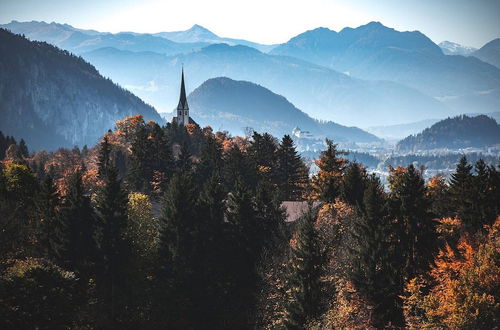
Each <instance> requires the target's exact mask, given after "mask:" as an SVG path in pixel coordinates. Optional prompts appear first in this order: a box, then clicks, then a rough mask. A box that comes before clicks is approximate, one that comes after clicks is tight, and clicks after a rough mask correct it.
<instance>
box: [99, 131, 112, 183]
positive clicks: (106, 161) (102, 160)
mask: <svg viewBox="0 0 500 330" xmlns="http://www.w3.org/2000/svg"><path fill="white" fill-rule="evenodd" d="M110 164H111V145H110V144H109V142H108V136H107V135H104V138H103V139H102V141H101V143H100V144H99V150H98V155H97V176H98V177H99V178H100V179H103V178H104V175H105V173H106V170H107V168H108V167H109V166H110Z"/></svg>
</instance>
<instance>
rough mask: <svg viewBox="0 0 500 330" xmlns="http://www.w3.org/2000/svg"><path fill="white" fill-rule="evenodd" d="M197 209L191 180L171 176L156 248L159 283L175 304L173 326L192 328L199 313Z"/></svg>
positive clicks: (199, 241) (173, 305) (199, 247)
mask: <svg viewBox="0 0 500 330" xmlns="http://www.w3.org/2000/svg"><path fill="white" fill-rule="evenodd" d="M196 210H197V208H196V193H195V190H194V186H193V184H192V179H191V177H190V176H189V175H188V174H186V173H176V174H174V176H173V177H172V180H171V181H170V183H169V185H168V187H167V190H166V191H165V196H164V204H163V210H162V215H161V217H160V246H159V249H160V250H159V258H160V260H159V262H160V268H161V269H160V272H159V276H160V281H161V283H160V284H161V287H162V288H163V290H164V291H165V294H167V295H170V296H171V297H172V299H174V300H175V301H176V303H175V304H172V305H170V306H169V309H170V312H171V313H172V319H170V322H174V323H172V324H171V325H172V326H173V327H180V328H185V327H194V326H195V324H196V323H195V321H196V319H195V318H194V315H196V312H197V311H199V309H198V308H197V302H196V298H195V297H196V295H197V294H198V293H197V292H196V291H197V289H198V285H199V282H198V280H199V278H198V277H197V276H199V275H200V272H201V269H200V265H201V261H200V258H201V255H200V253H201V244H200V243H201V240H202V239H203V238H202V237H201V235H200V233H201V228H200V226H201V222H200V221H199V220H198V216H197V212H196ZM164 307H166V306H164ZM174 315H176V316H174ZM167 317H168V315H167ZM174 317H175V319H174Z"/></svg>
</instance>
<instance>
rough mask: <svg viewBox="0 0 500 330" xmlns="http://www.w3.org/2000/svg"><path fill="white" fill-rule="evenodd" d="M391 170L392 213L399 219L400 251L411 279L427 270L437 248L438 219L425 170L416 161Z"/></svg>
mask: <svg viewBox="0 0 500 330" xmlns="http://www.w3.org/2000/svg"><path fill="white" fill-rule="evenodd" d="M398 171H399V172H393V173H391V176H390V177H389V183H390V186H391V204H392V206H391V207H392V214H393V216H394V217H395V218H396V219H397V224H398V226H399V228H400V229H399V236H400V238H399V239H400V244H401V246H400V248H399V249H400V251H401V252H402V253H403V254H404V266H403V267H404V269H405V272H406V276H407V278H408V279H412V278H414V277H416V276H417V275H420V274H423V273H424V272H425V271H427V270H428V268H429V265H430V262H431V260H432V258H433V255H434V252H435V248H436V239H435V237H436V232H435V222H434V220H433V219H432V215H431V213H430V207H431V204H430V200H429V199H428V198H427V192H426V189H427V188H426V186H425V183H424V179H423V178H422V172H421V171H418V170H416V169H415V167H414V166H413V165H410V166H408V167H407V168H405V169H404V168H403V169H399V170H398Z"/></svg>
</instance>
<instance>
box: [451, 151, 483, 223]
mask: <svg viewBox="0 0 500 330" xmlns="http://www.w3.org/2000/svg"><path fill="white" fill-rule="evenodd" d="M471 170H472V166H471V165H469V164H468V163H467V158H466V157H465V156H463V157H461V158H460V161H459V162H458V164H457V168H456V170H455V173H453V174H452V175H451V179H450V196H451V204H452V206H453V210H455V215H456V216H457V217H458V218H459V219H460V220H462V222H463V224H464V225H465V227H466V228H467V229H471V228H473V227H474V228H475V227H476V225H477V224H475V223H474V222H475V220H474V215H473V213H472V210H473V203H474V196H473V182H472V181H473V175H472V173H471Z"/></svg>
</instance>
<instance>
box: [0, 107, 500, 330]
mask: <svg viewBox="0 0 500 330" xmlns="http://www.w3.org/2000/svg"><path fill="white" fill-rule="evenodd" d="M115 127H116V128H115V130H114V131H109V132H108V133H106V134H105V135H104V136H103V137H102V139H101V140H100V142H99V143H98V144H97V145H95V146H94V147H92V148H83V149H81V150H80V149H79V148H73V149H71V150H70V149H59V150H57V151H55V152H46V151H41V152H38V153H35V154H31V155H29V153H28V152H27V151H26V150H27V146H26V145H25V144H24V143H23V142H19V143H16V142H15V141H14V140H13V139H12V138H11V137H6V136H5V135H2V134H0V147H1V148H2V149H5V148H6V152H5V157H4V159H3V160H2V161H1V163H0V214H1V215H2V216H1V217H0V234H1V235H2V236H1V239H0V315H2V317H1V318H0V328H2V329H26V328H36V329H63V328H78V329H81V328H99V329H158V328H169V329H170V328H171V329H254V328H259V329H262V328H264V329H266V328H268V329H271V328H285V329H304V328H307V329H318V328H319V329H323V328H328V329H332V328H333V329H375V328H402V327H409V328H432V329H442V328H450V329H494V328H495V327H496V326H497V325H498V324H499V322H500V319H499V315H500V310H499V296H498V292H499V283H500V281H499V276H500V270H499V267H498V259H499V257H500V256H499V251H500V217H499V215H500V203H499V201H500V172H499V171H498V169H497V167H496V166H487V165H486V164H485V163H484V162H483V161H482V160H478V161H477V162H476V163H474V164H469V163H468V161H467V159H466V158H465V157H462V158H461V159H460V161H459V163H458V164H457V167H456V170H455V172H454V174H453V175H452V178H451V180H450V181H449V182H446V180H444V178H443V177H442V176H436V177H433V178H432V179H430V180H429V181H427V182H425V181H424V179H423V177H422V171H421V170H419V169H416V168H415V167H414V166H413V165H409V166H404V167H403V166H398V167H396V168H390V176H389V186H388V189H387V190H386V189H384V188H383V186H382V185H381V183H380V180H379V178H378V177H377V176H376V175H373V174H369V173H367V171H366V169H365V168H364V166H363V165H362V164H359V163H356V162H351V161H348V160H347V159H346V155H345V153H344V152H342V151H340V150H338V148H337V146H336V144H334V143H333V142H332V141H330V140H327V141H326V146H325V149H324V150H323V151H322V152H321V154H320V157H319V158H318V159H317V160H316V165H317V166H318V168H319V171H318V173H317V174H316V175H314V176H312V177H309V175H308V169H307V167H306V166H305V164H304V162H303V160H302V159H301V158H300V157H299V156H298V155H297V152H296V150H295V146H294V144H293V141H292V139H291V138H290V137H289V136H286V135H285V136H283V137H282V138H281V139H277V138H275V137H273V136H272V135H270V134H268V133H264V134H259V133H256V132H254V133H253V135H252V136H251V137H238V136H235V137H232V136H229V135H228V134H226V133H222V132H214V131H213V130H212V129H211V128H210V127H205V128H200V127H199V126H197V125H193V124H190V125H187V127H182V126H177V125H175V124H166V125H165V126H159V125H158V124H156V123H154V122H152V121H148V122H145V121H144V119H143V117H142V116H140V115H136V116H132V117H128V118H125V119H123V120H120V121H118V122H117V123H116V125H115ZM105 132H106V131H104V132H103V133H105ZM28 147H29V146H28ZM0 151H1V150H0ZM283 201H295V202H302V203H304V204H302V205H303V206H304V208H303V209H304V210H305V212H304V214H303V215H302V217H300V218H299V219H298V220H296V221H294V222H287V221H286V220H287V213H286V211H287V209H284V207H283V206H282V205H290V203H287V204H282V202H283ZM313 202H315V203H314V204H313ZM292 204H293V203H292ZM308 204H309V207H308V206H307V205H308Z"/></svg>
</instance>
